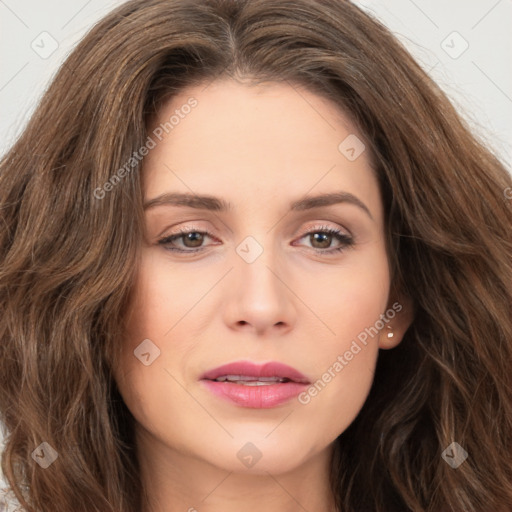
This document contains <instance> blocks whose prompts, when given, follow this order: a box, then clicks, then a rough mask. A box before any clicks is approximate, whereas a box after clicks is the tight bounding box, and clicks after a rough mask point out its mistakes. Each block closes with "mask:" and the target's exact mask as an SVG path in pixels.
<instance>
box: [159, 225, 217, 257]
mask: <svg viewBox="0 0 512 512" xmlns="http://www.w3.org/2000/svg"><path fill="white" fill-rule="evenodd" d="M205 237H206V238H213V235H212V234H211V233H209V232H208V231H200V230H198V229H195V228H189V229H184V230H181V231H178V232H177V233H176V234H174V235H169V236H166V237H164V238H161V239H160V240H158V244H159V245H163V246H165V249H166V250H168V251H172V252H188V253H193V252H198V251H201V250H202V249H204V247H201V244H202V243H203V241H204V239H205ZM177 240H181V241H182V242H183V246H184V247H185V248H186V249H180V248H178V247H175V246H173V244H174V242H175V241H177Z"/></svg>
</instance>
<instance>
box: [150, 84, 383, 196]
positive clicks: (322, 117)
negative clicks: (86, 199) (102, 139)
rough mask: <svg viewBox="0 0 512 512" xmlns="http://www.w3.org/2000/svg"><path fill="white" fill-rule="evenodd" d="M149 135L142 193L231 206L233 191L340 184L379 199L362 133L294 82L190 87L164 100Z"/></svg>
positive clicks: (314, 189)
mask: <svg viewBox="0 0 512 512" xmlns="http://www.w3.org/2000/svg"><path fill="white" fill-rule="evenodd" d="M190 105H194V106H193V107H191V106H190ZM155 134H156V135H155ZM149 135H150V136H151V137H152V138H153V139H154V140H155V142H156V147H155V148H154V149H152V150H151V151H150V153H149V154H148V156H147V157H146V159H145V161H144V166H143V168H144V169H143V181H144V188H145V197H146V199H147V198H153V197H156V196H157V195H158V194H160V193H162V191H164V190H165V191H180V192H188V193H190V192H197V193H208V194H211V195H217V196H223V197H226V198H227V199H228V200H229V201H230V202H231V203H234V204H235V205H236V203H237V197H238V198H240V197H243V198H245V199H244V200H245V201H246V200H247V199H250V198H252V197H256V196H257V197H259V198H260V199H261V198H264V199H265V200H269V201H272V200H274V199H276V200H280V199H281V198H282V199H283V200H285V198H289V197H294V198H295V197H299V196H304V195H305V194H307V193H308V192H311V193H315V194H316V193H324V192H329V191H332V190H336V191H337V190H339V189H343V190H346V191H347V192H350V193H353V194H357V195H359V196H361V195H362V196H364V197H365V199H366V201H368V202H375V201H378V200H379V198H378V197H377V196H378V185H377V180H376V177H375V172H374V170H373V168H372V164H371V158H370V155H369V151H367V150H366V149H365V148H367V147H368V144H365V140H364V137H363V136H362V135H361V134H360V133H359V132H358V131H357V130H356V128H355V126H354V124H353V123H352V121H351V119H350V118H349V117H348V116H347V115H345V114H344V113H343V112H342V111H341V109H340V108H338V107H337V105H335V104H334V103H332V102H330V101H329V100H327V99H325V98H323V97H321V96H318V95H316V94H315V93H313V92H311V91H309V90H306V89H304V88H301V87H299V86H295V85H291V84H288V83H275V82H269V83H264V84H259V85H249V84H240V83H238V82H235V81H233V80H222V81H216V82H213V83H210V84H205V85H201V86H195V87H191V88H188V89H185V90H183V91H181V92H180V93H179V94H178V95H176V96H175V97H173V98H172V99H171V100H170V101H168V102H167V103H165V104H164V105H163V106H162V108H161V109H160V111H159V112H158V115H157V116H156V117H155V118H154V119H153V121H152V123H151V125H150V126H149ZM347 150H349V151H348V153H347ZM354 156H355V158H354ZM235 192H236V197H233V198H230V197H228V196H230V194H234V193H235ZM285 192H286V194H285ZM231 199H232V200H231Z"/></svg>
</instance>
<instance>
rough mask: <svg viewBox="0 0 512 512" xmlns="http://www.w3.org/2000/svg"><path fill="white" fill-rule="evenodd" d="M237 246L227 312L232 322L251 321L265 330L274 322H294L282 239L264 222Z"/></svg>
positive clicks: (288, 323) (286, 323)
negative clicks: (280, 248) (280, 241)
mask: <svg viewBox="0 0 512 512" xmlns="http://www.w3.org/2000/svg"><path fill="white" fill-rule="evenodd" d="M252 233H253V234H252V235H247V236H246V237H245V238H244V239H242V241H241V242H240V243H239V244H238V245H237V246H236V248H235V251H236V254H235V255H234V261H233V263H234V267H235V269H234V270H235V272H234V273H233V280H234V281H233V288H232V289H231V290H230V299H229V301H230V307H229V308H227V309H226V311H225V313H226V314H227V315H228V323H230V324H232V325H235V324H237V325H245V324H251V325H252V326H253V327H254V328H255V329H256V330H258V331H264V330H265V329H267V328H271V327H272V326H274V325H277V324H279V325H281V326H282V325H283V324H284V325H288V326H290V324H291V323H292V322H293V314H292V313H293V310H294V308H293V304H292V302H293V300H292V296H293V294H291V293H290V291H289V290H288V288H287V286H286V285H285V284H284V283H285V282H286V269H285V268H284V265H282V264H281V262H283V261H284V260H283V259H282V258H281V257H280V251H279V242H278V241H277V240H276V239H275V232H274V231H273V230H268V228H266V229H265V227H264V226H262V224H260V225H259V228H258V229H253V230H252Z"/></svg>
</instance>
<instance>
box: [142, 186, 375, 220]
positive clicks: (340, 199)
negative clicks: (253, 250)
mask: <svg viewBox="0 0 512 512" xmlns="http://www.w3.org/2000/svg"><path fill="white" fill-rule="evenodd" d="M340 203H348V204H353V205H355V206H357V207H359V208H360V209H362V210H363V211H364V212H366V213H367V214H368V216H369V217H370V218H371V219H372V220H373V216H372V214H371V213H370V210H369V209H368V207H367V206H366V205H365V204H364V203H363V202H362V201H361V200H360V199H359V198H358V197H356V196H355V195H353V194H351V193H349V192H331V193H328V194H320V195H317V196H311V197H306V198H304V199H299V200H297V201H294V202H292V203H291V204H290V210H292V211H304V210H311V209H313V208H319V207H322V206H331V205H334V204H340ZM157 206H185V207H188V208H197V209H200V210H211V211H214V212H226V211H232V210H233V205H232V204H231V203H230V202H228V201H226V200H224V199H222V198H219V197H214V196H209V195H197V194H184V193H164V194H161V195H159V196H157V197H155V198H153V199H149V200H148V201H146V202H145V203H144V210H148V209H150V208H155V207H157Z"/></svg>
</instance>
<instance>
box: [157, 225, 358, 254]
mask: <svg viewBox="0 0 512 512" xmlns="http://www.w3.org/2000/svg"><path fill="white" fill-rule="evenodd" d="M189 233H199V234H201V235H207V236H208V237H210V238H215V237H214V236H213V235H212V234H211V233H209V232H208V231H201V230H199V229H194V228H190V229H184V230H182V231H178V232H177V233H175V234H173V235H169V236H166V237H164V238H161V239H159V240H158V244H159V245H164V246H165V245H169V244H170V243H172V242H173V241H174V240H177V239H179V238H181V237H183V236H184V235H187V234H189ZM315 233H322V234H328V235H333V236H334V237H335V238H336V239H337V240H338V241H339V242H341V245H340V247H335V248H333V249H315V248H314V247H313V248H312V249H313V251H315V252H318V253H320V254H336V253H340V252H342V251H343V250H345V249H347V248H349V247H351V246H353V245H354V239H353V238H352V237H351V236H349V235H346V234H345V233H343V232H342V231H340V230H338V229H335V228H331V227H329V226H320V227H317V228H315V229H313V230H310V231H308V232H307V233H304V234H303V235H302V236H301V237H300V238H299V240H301V239H302V238H304V237H306V236H308V235H312V234H315ZM165 249H166V250H167V251H171V252H178V253H189V254H190V253H196V252H200V251H202V250H204V249H205V248H204V247H198V248H197V249H188V250H183V249H178V248H176V247H165Z"/></svg>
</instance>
